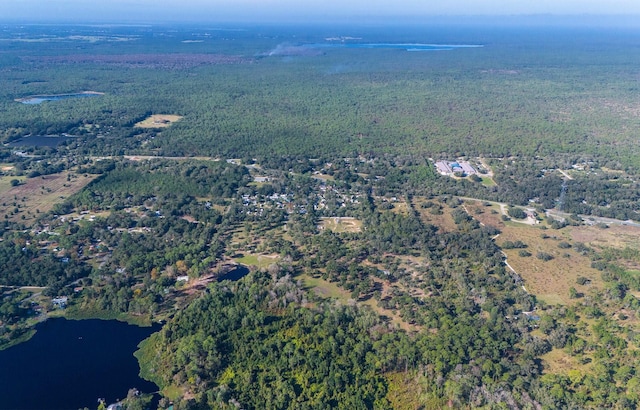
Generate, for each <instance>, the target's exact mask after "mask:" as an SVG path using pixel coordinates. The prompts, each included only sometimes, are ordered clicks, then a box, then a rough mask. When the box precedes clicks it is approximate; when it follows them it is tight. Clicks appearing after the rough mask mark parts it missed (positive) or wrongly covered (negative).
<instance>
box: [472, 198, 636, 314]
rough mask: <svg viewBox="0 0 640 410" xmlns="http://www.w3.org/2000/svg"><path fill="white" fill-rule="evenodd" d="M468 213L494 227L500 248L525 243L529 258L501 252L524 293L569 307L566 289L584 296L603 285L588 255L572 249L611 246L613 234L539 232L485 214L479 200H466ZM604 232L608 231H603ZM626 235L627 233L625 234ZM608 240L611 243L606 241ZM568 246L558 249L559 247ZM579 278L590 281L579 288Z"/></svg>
mask: <svg viewBox="0 0 640 410" xmlns="http://www.w3.org/2000/svg"><path fill="white" fill-rule="evenodd" d="M466 206H467V208H468V209H469V212H470V214H471V215H472V216H473V217H474V218H476V219H477V220H478V221H480V222H482V223H483V224H485V225H490V226H495V227H496V228H498V229H499V230H500V231H501V234H500V235H499V236H498V237H497V238H496V243H497V244H498V245H499V246H502V245H503V244H504V243H505V242H506V241H511V242H515V241H522V242H524V243H525V244H527V248H526V249H525V251H527V252H529V253H530V254H531V256H520V249H504V253H505V254H506V255H507V261H508V262H509V265H511V266H512V267H513V269H514V270H515V271H516V272H517V273H518V275H520V276H521V277H522V279H523V280H524V283H525V287H526V288H527V290H528V291H529V292H531V293H533V294H535V295H536V297H538V298H539V299H541V300H543V301H545V302H546V303H550V304H557V303H559V304H572V303H575V302H576V301H579V299H577V300H572V299H570V297H569V289H570V288H572V287H574V288H575V289H576V290H577V291H578V292H579V293H583V294H588V292H589V289H590V287H598V288H601V287H602V286H603V282H602V279H601V273H600V271H598V270H596V269H594V268H592V267H591V259H590V258H589V256H585V255H582V254H580V253H578V252H577V251H576V250H575V249H574V247H575V244H576V243H577V242H582V243H584V244H586V245H587V246H594V245H595V244H596V243H598V244H601V241H603V242H605V243H608V244H609V246H613V244H614V243H615V242H613V241H614V239H615V238H616V236H615V234H614V232H612V235H611V237H610V238H608V237H607V236H603V235H601V233H602V232H603V230H602V229H600V228H597V227H593V226H575V227H572V226H569V227H565V228H563V229H561V230H555V229H541V227H540V225H538V226H531V225H526V224H522V223H517V224H516V223H512V222H506V223H505V222H504V221H502V219H501V218H500V215H499V214H498V213H492V212H490V210H491V208H489V212H487V208H488V207H484V206H483V205H482V202H481V201H467V202H466ZM624 228H627V229H628V230H631V229H635V233H634V235H632V236H633V237H635V238H636V240H637V238H640V229H638V228H632V227H624ZM604 231H605V232H606V231H608V230H604ZM629 233H630V232H628V234H629ZM608 239H611V242H609V241H608ZM561 243H562V244H564V246H566V244H569V245H571V247H569V248H562V247H561V246H562V245H560V244H561ZM539 253H545V254H548V255H551V256H553V259H551V260H548V261H543V260H541V259H539V258H537V257H536V255H538V254H539ZM579 276H582V277H585V278H587V279H589V280H590V283H589V284H587V285H579V284H578V283H577V279H578V277H579Z"/></svg>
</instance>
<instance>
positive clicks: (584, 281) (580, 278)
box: [576, 276, 591, 285]
mask: <svg viewBox="0 0 640 410" xmlns="http://www.w3.org/2000/svg"><path fill="white" fill-rule="evenodd" d="M576 283H577V284H578V285H587V284H589V283H591V281H590V280H589V279H587V278H585V277H584V276H578V279H576Z"/></svg>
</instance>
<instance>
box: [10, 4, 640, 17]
mask: <svg viewBox="0 0 640 410" xmlns="http://www.w3.org/2000/svg"><path fill="white" fill-rule="evenodd" d="M514 14H515V15H528V14H557V15H582V14H590V15H603V14H604V15H627V16H628V15H630V14H636V15H640V0H438V1H428V0H396V1H393V0H179V1H178V0H0V19H2V20H16V19H17V20H23V21H29V20H30V21H43V20H57V21H78V20H85V21H112V22H117V21H127V22H131V21H146V22H153V21H178V20H183V21H225V20H228V21H261V20H263V21H278V20H288V21H295V20H297V19H300V20H331V19H346V18H348V17H351V16H357V17H362V18H382V17H401V16H410V17H418V16H433V15H514Z"/></svg>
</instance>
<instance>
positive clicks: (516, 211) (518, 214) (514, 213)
mask: <svg viewBox="0 0 640 410" xmlns="http://www.w3.org/2000/svg"><path fill="white" fill-rule="evenodd" d="M507 213H508V214H509V216H510V217H512V218H516V219H524V218H526V217H527V214H526V213H525V212H524V211H523V210H522V209H520V208H513V207H512V208H509V210H508V211H507Z"/></svg>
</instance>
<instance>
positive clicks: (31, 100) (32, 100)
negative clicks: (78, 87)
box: [16, 91, 103, 105]
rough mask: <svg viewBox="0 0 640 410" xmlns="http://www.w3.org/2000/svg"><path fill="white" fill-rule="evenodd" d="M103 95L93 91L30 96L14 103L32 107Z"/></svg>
mask: <svg viewBox="0 0 640 410" xmlns="http://www.w3.org/2000/svg"><path fill="white" fill-rule="evenodd" d="M101 95H103V93H98V92H94V91H83V92H81V93H72V94H53V95H30V96H28V97H24V98H18V99H16V101H18V102H20V103H22V104H28V105H34V104H40V103H42V102H45V101H59V100H68V99H70V98H91V97H98V96H101Z"/></svg>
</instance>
